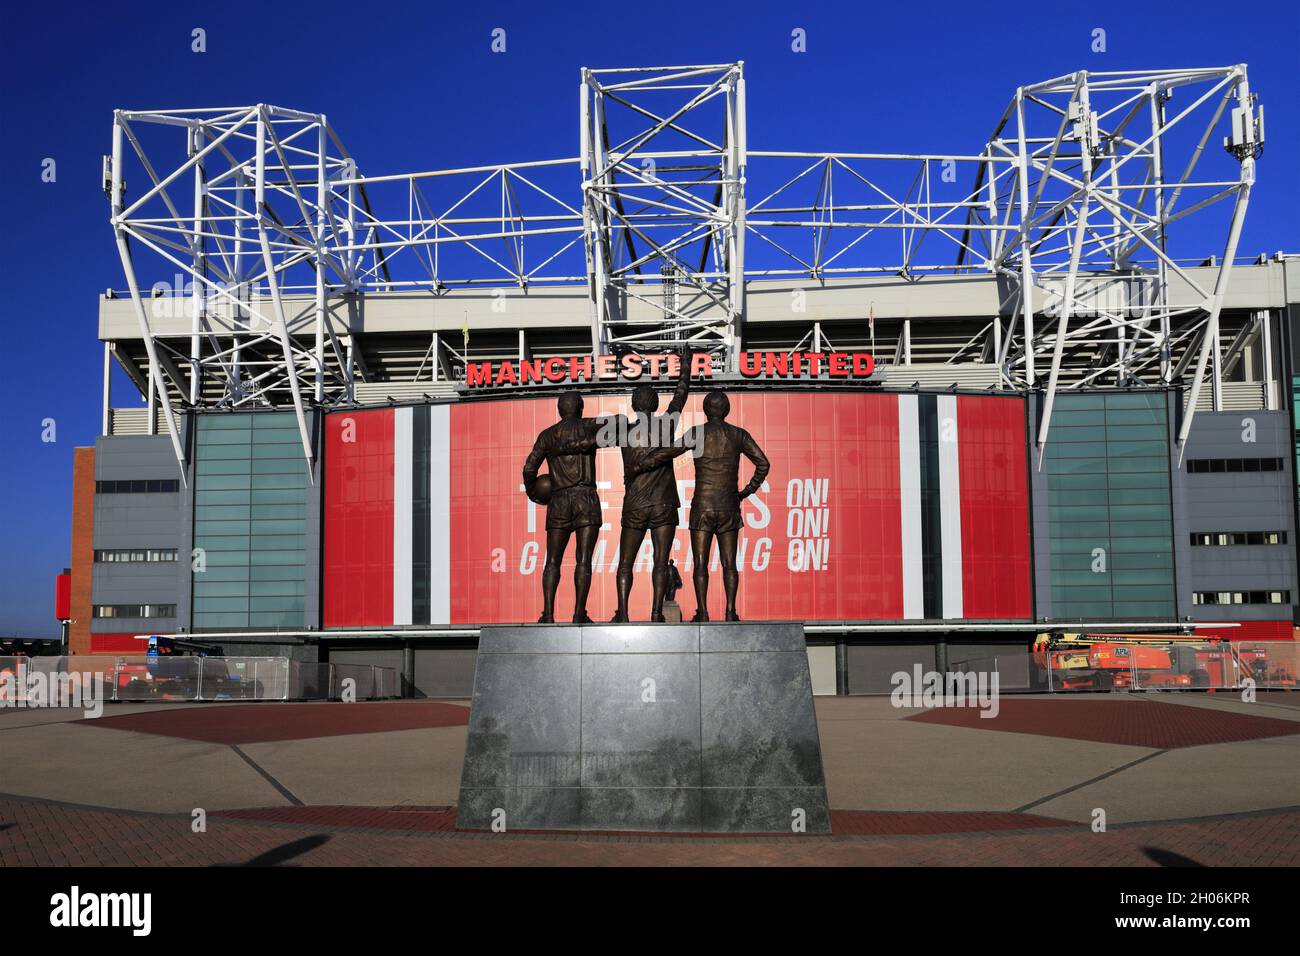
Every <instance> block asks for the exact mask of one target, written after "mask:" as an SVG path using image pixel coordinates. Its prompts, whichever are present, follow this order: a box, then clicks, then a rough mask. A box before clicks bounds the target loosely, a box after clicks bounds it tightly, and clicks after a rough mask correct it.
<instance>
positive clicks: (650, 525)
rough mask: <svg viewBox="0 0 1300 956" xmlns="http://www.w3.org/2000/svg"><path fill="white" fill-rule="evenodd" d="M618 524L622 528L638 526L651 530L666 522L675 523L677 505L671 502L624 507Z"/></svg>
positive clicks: (674, 524) (660, 526)
mask: <svg viewBox="0 0 1300 956" xmlns="http://www.w3.org/2000/svg"><path fill="white" fill-rule="evenodd" d="M620 524H622V526H623V527H624V528H638V529H642V530H645V531H652V530H654V529H655V528H662V527H663V526H664V525H666V524H670V525H673V526H674V527H675V526H676V525H677V506H676V505H672V504H663V505H644V506H642V507H640V508H624V509H623V517H622V520H621V521H620Z"/></svg>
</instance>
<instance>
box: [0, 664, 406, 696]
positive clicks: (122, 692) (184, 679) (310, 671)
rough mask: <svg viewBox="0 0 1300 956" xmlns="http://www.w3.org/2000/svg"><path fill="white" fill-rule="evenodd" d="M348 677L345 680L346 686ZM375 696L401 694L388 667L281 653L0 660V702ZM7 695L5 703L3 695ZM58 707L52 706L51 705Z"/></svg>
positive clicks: (398, 679)
mask: <svg viewBox="0 0 1300 956" xmlns="http://www.w3.org/2000/svg"><path fill="white" fill-rule="evenodd" d="M349 682H350V683H349ZM92 683H94V684H96V685H97V686H96V687H95V688H94V691H93V693H94V696H95V697H96V698H97V699H100V700H105V701H135V702H143V701H218V700H261V701H269V700H340V699H343V698H344V692H345V691H347V690H350V693H349V694H348V696H347V699H349V700H382V699H386V698H392V697H398V696H400V695H401V680H400V675H399V674H398V673H397V671H396V670H395V669H394V668H391V667H377V666H373V665H368V664H319V663H313V662H303V661H294V660H290V659H288V658H285V657H189V656H182V655H159V656H157V657H149V656H147V655H143V654H131V655H113V656H109V655H78V656H75V657H0V705H4V704H10V703H14V704H16V703H18V701H19V700H21V701H22V703H24V704H27V703H34V704H35V703H42V704H43V703H44V702H46V701H65V700H69V699H71V698H72V694H73V691H76V692H77V694H78V695H79V696H81V697H83V698H84V697H85V696H86V691H87V690H90V685H91V684H92ZM10 696H12V697H14V700H13V701H10V700H8V699H4V698H8V697H10ZM52 706H58V704H52Z"/></svg>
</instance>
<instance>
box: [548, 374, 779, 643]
mask: <svg viewBox="0 0 1300 956" xmlns="http://www.w3.org/2000/svg"><path fill="white" fill-rule="evenodd" d="M678 363H679V366H680V367H679V372H678V378H677V388H676V391H675V392H674V393H673V397H672V401H671V402H669V405H668V411H667V412H666V413H665V414H664V415H658V414H657V412H658V410H659V396H658V394H657V393H656V392H655V390H654V388H653V386H650V385H639V386H637V388H636V389H635V390H634V391H633V393H632V411H633V412H634V414H635V417H634V418H632V419H628V418H625V417H624V416H622V415H614V416H604V417H597V418H583V417H582V408H583V402H582V397H581V396H580V395H577V394H576V393H572V392H568V393H565V394H564V395H561V396H560V399H559V403H558V405H559V412H560V421H559V422H557V423H556V424H554V425H552V426H551V427H549V428H547V429H545V430H544V431H543V432H542V433H541V434H540V435H538V436H537V441H536V443H535V444H534V445H533V450H532V451H531V452H530V453H529V455H528V458H527V460H526V461H525V462H524V488H525V491H526V492H527V494H528V497H529V499H530V500H532V501H534V502H536V503H538V504H541V505H545V506H546V563H545V565H544V567H543V569H542V616H541V617H540V618H539V619H538V622H539V623H541V624H551V623H554V621H555V592H556V589H557V588H558V587H559V583H560V565H561V563H562V561H563V560H564V552H565V551H566V550H567V548H568V544H569V539H570V537H573V536H575V535H576V536H577V554H576V555H575V565H574V571H573V586H574V596H575V601H574V605H575V606H574V612H573V621H574V623H575V624H589V623H591V618H590V617H588V615H587V595H588V593H589V591H590V590H591V558H592V554H593V552H594V551H595V548H596V538H597V536H598V533H599V530H600V525H601V513H600V499H599V498H598V497H597V495H596V451H597V449H598V448H604V447H614V446H617V447H619V448H620V449H621V451H622V456H623V483H624V495H623V515H622V521H621V524H622V533H621V536H620V539H619V561H618V575H617V587H618V610H617V612H615V614H614V617H613V620H614V621H615V622H626V621H627V620H628V600H629V598H630V596H631V593H632V581H633V573H632V569H633V566H634V565H635V562H636V558H637V554H638V552H640V550H641V543H642V542H643V541H644V540H645V536H646V534H647V533H649V535H650V540H651V545H652V549H653V553H654V567H653V572H652V575H651V581H652V583H653V586H654V598H653V603H652V605H651V612H650V620H651V621H656V622H661V621H663V619H664V614H663V606H664V594H665V591H666V590H667V588H668V585H669V577H670V574H671V571H670V569H669V566H668V563H669V557H670V555H671V552H672V544H673V537H674V535H675V534H676V531H677V509H678V507H679V506H680V504H681V501H680V499H679V498H678V496H677V479H676V477H675V476H674V474H673V459H674V458H676V457H677V456H678V455H682V454H685V453H686V452H688V451H689V452H692V454H693V455H694V457H695V495H694V498H693V499H692V501H691V518H690V530H691V554H692V560H693V562H694V571H693V580H694V584H695V601H696V610H695V616H694V617H693V618H692V620H693V621H707V620H708V619H709V614H708V609H707V608H708V593H709V556H710V552H711V550H712V546H713V541H714V539H715V538H716V539H717V542H718V557H719V560H720V563H721V565H722V583H723V587H724V589H725V591H726V596H727V603H726V619H727V620H728V621H738V620H740V617H739V615H737V613H736V591H737V586H738V584H739V578H740V575H739V572H738V569H737V567H736V549H737V544H738V542H739V535H740V528H741V518H740V502H741V501H743V500H744V499H745V498H747V497H749V496H750V495H752V494H753V493H754V492H755V491H757V490H758V489H759V487H760V486H761V485H762V483H763V480H764V479H765V478H766V477H767V473H768V469H769V467H770V465H769V463H768V460H767V457H766V456H765V455H764V454H763V450H762V449H761V448H760V447H759V446H758V443H757V442H756V441H754V438H753V436H751V435H750V434H749V432H747V431H745V430H744V429H743V428H737V427H736V426H735V425H732V424H730V423H729V422H727V421H726V418H727V414H728V412H730V410H731V403H730V402H729V401H728V400H727V396H726V394H725V393H723V392H721V391H716V390H715V391H711V392H709V393H708V395H706V396H705V399H704V415H705V418H706V421H705V423H704V424H703V425H697V426H696V427H694V428H692V429H690V431H688V432H687V433H686V434H685V435H682V436H681V437H680V438H677V437H676V431H677V421H678V418H679V416H680V414H681V411H682V409H683V408H684V407H685V405H686V398H687V395H688V394H689V392H690V355H689V353H688V352H686V351H683V352H682V353H681V355H680V356H679V358H678ZM741 455H744V456H745V457H746V458H748V459H749V460H750V461H751V462H752V463H753V465H754V474H753V476H752V477H751V478H750V480H749V482H748V483H747V484H746V485H745V486H744V487H743V488H741V487H739V486H738V482H739V478H740V456H741ZM543 461H545V462H546V464H547V469H548V473H547V474H539V471H540V469H541V465H542V462H543Z"/></svg>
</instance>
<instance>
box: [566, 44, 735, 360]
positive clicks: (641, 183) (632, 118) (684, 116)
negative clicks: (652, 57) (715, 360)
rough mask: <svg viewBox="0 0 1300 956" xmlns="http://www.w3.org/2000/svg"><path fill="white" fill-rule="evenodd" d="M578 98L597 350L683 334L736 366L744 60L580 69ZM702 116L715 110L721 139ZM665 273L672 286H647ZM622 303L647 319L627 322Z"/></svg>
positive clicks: (673, 343) (646, 345)
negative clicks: (641, 310)
mask: <svg viewBox="0 0 1300 956" xmlns="http://www.w3.org/2000/svg"><path fill="white" fill-rule="evenodd" d="M581 97H582V98H581V107H580V122H581V128H580V136H579V142H580V147H581V150H582V153H581V156H580V158H579V163H580V164H581V169H582V177H583V182H582V192H583V223H584V227H585V228H584V233H585V235H586V241H587V250H586V252H587V262H588V264H589V274H590V284H591V296H592V344H593V348H594V350H595V351H596V352H597V353H600V352H610V351H615V352H617V351H624V350H628V349H664V348H677V347H680V346H681V345H682V344H684V343H687V342H689V343H690V344H691V346H692V347H693V348H695V349H696V350H697V351H718V352H721V353H722V355H723V360H724V368H725V369H727V370H729V371H734V370H735V369H736V368H737V357H738V355H739V351H740V341H741V325H742V323H743V321H744V276H745V271H744V235H743V232H744V220H745V174H744V171H745V165H746V154H745V78H744V64H743V63H732V64H723V65H714V66H683V67H648V68H645V69H619V70H587V69H584V70H583V71H582V88H581ZM719 106H720V107H721V110H720V112H721V116H720V117H719V116H718V114H719V109H718V107H719ZM707 116H712V117H713V118H714V119H715V120H716V119H721V126H722V129H721V136H720V137H718V136H717V131H715V130H714V129H707V128H706V127H705V117H707ZM668 281H671V282H673V283H674V292H675V295H673V296H665V295H663V294H659V295H656V294H654V292H653V291H652V290H653V289H655V288H656V287H660V286H662V285H663V284H664V283H665V282H668ZM627 300H637V301H638V302H640V303H643V304H645V305H647V306H649V307H650V308H651V309H652V310H653V311H652V315H653V317H652V318H649V319H632V318H631V317H630V316H629V315H628V314H626V310H625V308H623V307H622V304H623V303H624V302H626V301H627Z"/></svg>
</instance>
